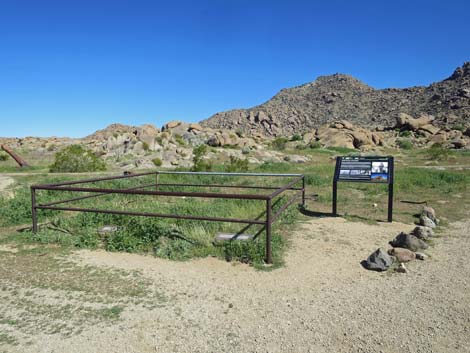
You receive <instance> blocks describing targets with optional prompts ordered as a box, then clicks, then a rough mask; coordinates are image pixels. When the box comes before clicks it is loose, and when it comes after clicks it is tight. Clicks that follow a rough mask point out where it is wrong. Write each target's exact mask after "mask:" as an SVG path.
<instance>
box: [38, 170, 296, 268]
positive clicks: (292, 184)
mask: <svg viewBox="0 0 470 353" xmlns="http://www.w3.org/2000/svg"><path fill="white" fill-rule="evenodd" d="M150 175H155V177H156V178H155V183H151V184H145V185H138V186H135V187H132V188H125V189H118V188H111V187H78V186H76V185H81V184H91V183H97V182H98V183H99V182H103V181H115V180H122V179H131V178H139V177H144V176H150ZM159 175H170V176H171V175H187V176H190V177H191V176H220V177H227V178H233V177H263V178H278V179H281V180H283V181H285V179H287V181H285V182H284V183H283V184H282V185H280V186H265V185H239V184H237V185H231V184H223V183H222V184H221V183H218V184H200V183H176V182H173V183H159ZM150 187H152V188H153V187H155V190H151V191H150V190H143V189H148V188H150ZM162 187H176V188H187V187H198V188H199V187H201V188H219V189H232V190H233V189H240V190H243V189H246V190H251V191H253V190H263V191H270V193H268V194H265V193H254V194H248V193H223V192H193V191H162V190H161V189H160V188H162ZM40 190H49V191H59V192H69V193H92V194H91V195H85V196H77V197H73V198H69V199H65V200H58V201H53V202H48V203H38V202H37V197H38V195H37V192H38V191H40ZM287 192H293V193H294V195H293V196H292V197H291V198H289V199H288V200H287V201H286V203H285V204H284V205H282V206H281V207H280V208H279V209H277V210H276V211H275V212H274V210H273V206H274V203H273V199H275V198H276V197H278V196H281V195H283V193H287ZM110 194H118V195H119V194H121V195H122V194H124V195H141V196H163V197H189V198H203V199H204V198H208V199H227V200H228V199H236V200H254V201H258V202H265V211H264V219H262V217H261V219H260V217H257V218H256V219H239V218H230V217H209V216H195V215H181V214H163V213H155V212H138V211H127V210H126V211H121V210H115V209H114V210H113V209H96V208H85V207H64V206H58V205H60V204H64V203H71V202H75V201H79V200H84V199H90V198H93V197H99V196H104V195H110ZM296 201H300V202H299V204H301V205H303V206H305V176H304V175H303V174H270V173H218V172H177V171H155V172H147V173H138V174H127V175H121V176H114V177H102V178H95V179H85V180H77V181H67V182H62V183H55V184H43V185H32V186H31V208H32V224H33V228H32V229H33V232H34V233H36V232H37V231H38V210H41V209H44V210H56V211H74V212H92V213H106V214H117V215H129V216H142V217H159V218H173V219H187V220H201V221H211V222H228V223H244V224H248V225H263V226H264V229H265V231H266V246H265V261H266V262H267V263H272V261H273V259H272V248H271V238H272V225H273V223H274V222H275V221H276V220H277V219H278V218H279V216H280V215H281V214H282V213H283V212H284V211H285V210H287V208H288V207H289V206H291V205H292V204H293V203H294V202H296Z"/></svg>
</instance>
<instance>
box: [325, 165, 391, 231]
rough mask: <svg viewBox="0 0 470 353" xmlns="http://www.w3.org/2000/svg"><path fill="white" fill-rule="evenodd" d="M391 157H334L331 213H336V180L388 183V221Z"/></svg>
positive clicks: (389, 215) (389, 214) (389, 212)
mask: <svg viewBox="0 0 470 353" xmlns="http://www.w3.org/2000/svg"><path fill="white" fill-rule="evenodd" d="M393 169H394V165H393V157H380V156H367V157H362V156H345V157H336V168H335V175H334V177H333V215H337V212H336V211H337V203H338V196H337V193H338V191H337V190H338V182H361V183H384V184H388V221H389V222H391V221H392V213H393Z"/></svg>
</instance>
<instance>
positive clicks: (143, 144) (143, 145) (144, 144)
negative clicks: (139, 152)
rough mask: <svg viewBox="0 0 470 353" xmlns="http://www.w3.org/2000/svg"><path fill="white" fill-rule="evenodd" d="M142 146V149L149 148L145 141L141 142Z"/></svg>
mask: <svg viewBox="0 0 470 353" xmlns="http://www.w3.org/2000/svg"><path fill="white" fill-rule="evenodd" d="M142 148H143V149H144V151H148V150H150V145H149V144H148V143H147V142H142Z"/></svg>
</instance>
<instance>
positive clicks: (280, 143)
mask: <svg viewBox="0 0 470 353" xmlns="http://www.w3.org/2000/svg"><path fill="white" fill-rule="evenodd" d="M287 142H289V140H288V139H287V138H285V137H276V138H275V139H274V140H272V141H271V147H272V148H274V149H275V150H279V151H282V150H284V149H286V143H287Z"/></svg>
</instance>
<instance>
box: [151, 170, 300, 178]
mask: <svg viewBox="0 0 470 353" xmlns="http://www.w3.org/2000/svg"><path fill="white" fill-rule="evenodd" d="M157 173H158V174H176V175H178V174H179V175H185V174H186V175H220V176H263V177H297V176H302V174H274V173H225V172H172V171H158V172H157Z"/></svg>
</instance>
